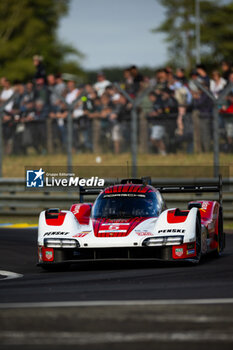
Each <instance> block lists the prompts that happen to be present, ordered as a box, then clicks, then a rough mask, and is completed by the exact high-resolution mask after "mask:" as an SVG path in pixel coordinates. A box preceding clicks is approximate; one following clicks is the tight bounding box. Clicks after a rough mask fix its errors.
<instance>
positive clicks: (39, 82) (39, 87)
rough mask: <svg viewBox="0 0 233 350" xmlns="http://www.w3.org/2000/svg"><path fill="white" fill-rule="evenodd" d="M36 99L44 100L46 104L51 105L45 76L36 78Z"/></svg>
mask: <svg viewBox="0 0 233 350" xmlns="http://www.w3.org/2000/svg"><path fill="white" fill-rule="evenodd" d="M35 100H40V101H43V105H44V106H46V107H48V106H49V91H48V87H47V85H45V80H44V78H37V79H36V87H35Z"/></svg>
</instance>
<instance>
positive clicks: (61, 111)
mask: <svg viewBox="0 0 233 350" xmlns="http://www.w3.org/2000/svg"><path fill="white" fill-rule="evenodd" d="M67 116H68V110H67V106H66V104H65V103H64V102H62V101H61V100H58V101H57V103H56V105H53V106H51V110H50V113H49V118H51V119H52V120H53V121H54V123H53V124H52V135H53V137H52V139H53V144H54V146H55V147H58V144H61V146H62V150H63V151H66V147H67V128H66V124H65V120H66V118H67ZM57 139H58V142H57Z"/></svg>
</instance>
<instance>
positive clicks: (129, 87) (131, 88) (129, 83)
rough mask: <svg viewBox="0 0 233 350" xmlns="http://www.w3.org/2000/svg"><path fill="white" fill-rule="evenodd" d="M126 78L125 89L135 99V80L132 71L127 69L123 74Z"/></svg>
mask: <svg viewBox="0 0 233 350" xmlns="http://www.w3.org/2000/svg"><path fill="white" fill-rule="evenodd" d="M123 76H124V89H125V91H126V92H127V93H128V94H129V95H130V96H131V97H134V86H133V85H134V80H133V76H132V74H131V71H130V69H129V68H128V69H125V70H124V72H123Z"/></svg>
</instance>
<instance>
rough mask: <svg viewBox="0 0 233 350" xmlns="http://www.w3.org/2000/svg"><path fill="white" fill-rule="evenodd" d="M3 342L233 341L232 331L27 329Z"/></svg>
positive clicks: (5, 337) (4, 334)
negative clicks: (49, 330)
mask: <svg viewBox="0 0 233 350" xmlns="http://www.w3.org/2000/svg"><path fill="white" fill-rule="evenodd" d="M0 339H1V344H2V345H40V346H41V345H74V344H75V345H87V344H101V343H102V344H104V343H105V344H106V343H109V344H111V343H133V342H146V341H149V342H151V341H160V342H174V341H177V342H196V343H199V342H203V341H205V342H208V341H210V342H216V341H218V342H224V341H227V342H233V334H232V333H231V332H226V331H225V332H221V331H218V332H216V331H185V332H182V331H181V332H179V331H173V332H172V331H171V332H153V333H151V332H138V333H122V332H101V333H91V332H40V331H39V332H26V331H5V332H4V331H0Z"/></svg>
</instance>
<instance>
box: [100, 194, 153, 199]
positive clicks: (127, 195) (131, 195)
mask: <svg viewBox="0 0 233 350" xmlns="http://www.w3.org/2000/svg"><path fill="white" fill-rule="evenodd" d="M112 197H141V198H145V197H146V195H145V194H139V193H111V194H105V195H104V197H103V198H112Z"/></svg>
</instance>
